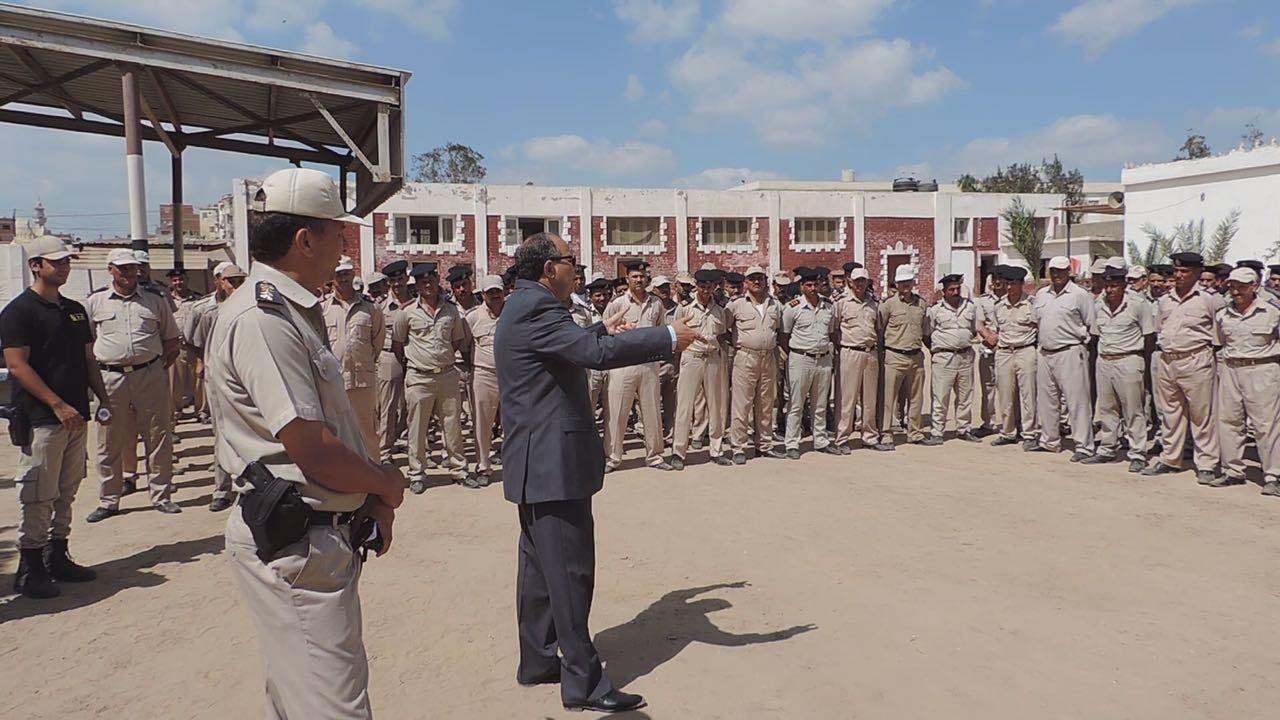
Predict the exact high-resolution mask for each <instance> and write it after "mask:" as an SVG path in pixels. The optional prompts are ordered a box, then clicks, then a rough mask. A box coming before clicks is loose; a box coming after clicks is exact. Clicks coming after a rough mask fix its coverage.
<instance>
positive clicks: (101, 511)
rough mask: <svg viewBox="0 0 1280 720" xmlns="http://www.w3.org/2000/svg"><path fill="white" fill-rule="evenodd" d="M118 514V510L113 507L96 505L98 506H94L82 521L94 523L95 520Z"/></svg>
mask: <svg viewBox="0 0 1280 720" xmlns="http://www.w3.org/2000/svg"><path fill="white" fill-rule="evenodd" d="M119 514H120V511H119V510H117V509H115V508H105V507H98V508H94V509H93V512H91V513H89V516H88V517H86V518H85V519H84V521H85V522H91V523H96V522H101V521H103V520H106V519H107V518H109V517H111V516H112V515H119Z"/></svg>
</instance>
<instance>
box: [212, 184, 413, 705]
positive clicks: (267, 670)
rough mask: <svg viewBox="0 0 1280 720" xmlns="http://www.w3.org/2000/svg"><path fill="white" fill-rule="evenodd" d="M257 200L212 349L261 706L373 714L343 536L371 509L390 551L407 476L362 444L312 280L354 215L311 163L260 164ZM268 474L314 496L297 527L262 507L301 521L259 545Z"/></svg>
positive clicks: (236, 558) (274, 519)
mask: <svg viewBox="0 0 1280 720" xmlns="http://www.w3.org/2000/svg"><path fill="white" fill-rule="evenodd" d="M253 210H254V212H253V213H252V215H251V217H250V237H249V253H250V255H252V257H253V259H254V264H253V271H252V273H251V275H250V277H249V287H248V288H247V290H246V291H245V292H237V293H235V294H234V295H233V296H232V297H231V298H229V299H228V300H227V301H226V302H225V303H223V305H222V307H220V308H219V310H218V321H217V323H216V324H215V325H214V330H213V338H212V340H211V341H210V343H209V353H208V357H207V361H208V365H209V373H208V374H209V399H210V404H211V406H212V408H213V412H214V414H215V416H217V422H218V427H219V429H220V432H219V434H218V436H217V439H216V441H215V451H216V453H217V459H218V464H219V465H221V466H222V467H225V468H227V470H228V471H230V472H231V473H232V474H233V475H235V476H236V477H237V478H238V481H237V483H236V491H237V492H238V493H240V494H241V499H240V503H241V505H242V506H243V507H242V508H241V509H238V510H235V511H233V512H231V513H229V514H228V515H229V516H228V518H227V527H226V538H227V557H228V560H229V561H230V564H231V571H232V576H233V577H234V578H235V581H236V585H237V586H238V588H239V590H240V596H241V600H242V601H243V603H244V605H245V607H246V609H247V610H248V611H249V615H250V617H251V618H252V619H253V623H254V627H255V629H256V631H257V634H258V641H259V643H258V644H259V647H260V649H261V652H262V655H263V659H264V662H263V667H264V674H265V675H266V677H265V680H266V683H265V686H266V692H267V717H269V718H322V717H323V718H339V717H341V718H369V717H371V716H372V712H371V710H370V704H369V662H368V657H367V655H366V654H365V649H364V641H363V638H362V635H363V630H362V628H361V609H360V593H359V579H360V568H361V555H360V554H358V553H357V552H355V548H353V542H352V539H353V538H352V536H353V533H354V532H355V529H356V527H357V526H356V525H355V523H357V522H362V521H363V519H364V518H366V517H367V518H371V520H372V522H374V523H376V525H377V528H378V532H379V535H380V537H381V538H382V541H383V546H382V549H381V550H380V551H379V554H381V553H384V552H386V550H387V549H388V548H389V547H390V545H391V541H392V523H393V521H394V519H395V511H394V508H395V507H397V506H399V505H400V503H401V501H402V500H403V499H404V479H403V478H402V477H401V476H400V473H399V471H398V470H396V469H395V468H394V467H392V466H379V465H378V464H377V462H376V461H375V460H372V459H370V457H369V453H368V449H367V448H366V447H365V443H364V438H363V437H362V435H361V432H360V427H359V423H358V422H357V420H356V418H355V416H354V415H353V414H352V412H351V403H350V400H349V399H348V398H347V392H346V387H345V383H344V382H343V379H342V368H341V366H340V365H339V363H338V360H337V358H335V357H334V356H333V353H331V352H330V351H329V348H328V343H327V338H326V337H325V323H324V317H323V315H322V314H321V310H320V301H319V298H317V297H316V295H315V294H314V292H313V291H312V288H315V287H319V286H320V284H321V283H322V282H323V281H324V280H325V279H327V278H329V277H332V275H333V268H334V267H335V266H336V265H337V263H338V257H339V255H340V254H341V252H342V222H339V221H353V220H354V218H350V216H346V215H345V214H344V212H343V209H342V202H341V201H340V200H339V199H338V188H337V186H336V185H335V184H334V182H333V181H332V180H331V179H330V178H329V177H328V176H327V175H325V174H324V173H321V172H320V171H318V170H310V169H305V170H303V169H290V170H281V171H279V172H277V173H274V174H272V175H271V176H269V177H268V178H266V180H264V181H263V183H262V187H261V189H260V190H259V191H258V192H257V194H256V195H255V197H254V199H253ZM268 476H269V477H268ZM269 478H274V479H278V481H285V482H287V483H289V484H290V485H289V487H290V488H291V490H290V491H291V492H292V491H294V490H296V492H297V493H298V494H300V495H301V499H302V501H304V502H305V503H306V504H307V505H308V506H309V507H310V511H309V514H308V516H307V517H303V518H301V527H300V528H294V527H293V526H292V525H290V524H287V523H285V522H283V520H285V519H286V518H285V517H283V516H282V514H281V513H274V514H272V515H271V516H270V517H269V519H268V520H267V524H268V525H271V526H274V527H276V528H277V530H276V532H281V533H284V532H288V534H289V535H294V533H295V532H296V533H297V534H296V537H297V539H296V541H294V542H291V543H289V544H284V545H283V547H269V546H268V547H259V546H258V545H257V544H256V543H255V540H254V535H253V534H252V533H251V531H250V529H249V525H248V522H247V521H248V520H250V519H251V518H250V517H248V516H247V515H248V513H247V512H245V511H247V509H248V507H249V505H246V503H253V502H256V499H255V498H254V497H253V496H254V495H255V494H257V493H258V492H261V490H260V489H259V488H258V486H255V485H254V484H252V483H251V482H250V479H253V480H254V481H256V482H258V483H267V482H276V481H277V480H271V479H269ZM288 539H289V538H288V537H284V538H280V540H281V542H282V543H283V542H287V541H288Z"/></svg>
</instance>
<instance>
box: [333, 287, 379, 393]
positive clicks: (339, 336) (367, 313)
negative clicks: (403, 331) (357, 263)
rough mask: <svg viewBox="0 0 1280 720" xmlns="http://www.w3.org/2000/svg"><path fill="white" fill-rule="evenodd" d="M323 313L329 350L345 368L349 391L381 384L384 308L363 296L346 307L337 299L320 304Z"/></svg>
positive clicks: (345, 378) (356, 298) (344, 372)
mask: <svg viewBox="0 0 1280 720" xmlns="http://www.w3.org/2000/svg"><path fill="white" fill-rule="evenodd" d="M320 307H321V310H322V311H323V312H324V325H325V331H326V332H327V333H328V335H329V346H330V347H331V348H333V354H334V355H335V356H336V357H337V358H338V362H339V363H340V364H341V365H342V381H343V383H345V384H346V387H347V389H348V390H354V389H356V388H371V387H376V386H377V384H378V352H379V351H380V350H381V348H382V346H383V344H384V343H385V341H386V339H385V338H384V337H383V336H384V335H385V334H386V332H387V325H386V323H385V322H384V321H383V319H382V308H380V307H378V306H377V305H374V304H373V303H372V302H370V301H369V300H368V299H367V298H365V297H364V296H363V295H360V294H357V295H356V297H355V302H352V303H350V304H344V303H343V302H342V300H341V298H339V297H338V296H337V295H334V296H333V297H331V298H329V299H328V300H327V301H326V302H323V303H321V304H320Z"/></svg>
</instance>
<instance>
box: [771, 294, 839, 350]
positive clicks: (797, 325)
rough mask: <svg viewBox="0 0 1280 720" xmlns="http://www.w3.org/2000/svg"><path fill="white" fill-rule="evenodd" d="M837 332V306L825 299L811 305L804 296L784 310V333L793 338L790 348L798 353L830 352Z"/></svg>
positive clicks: (793, 301)
mask: <svg viewBox="0 0 1280 720" xmlns="http://www.w3.org/2000/svg"><path fill="white" fill-rule="evenodd" d="M835 330H836V306H835V305H832V304H831V301H830V300H827V299H826V298H824V297H821V296H819V297H818V304H817V305H810V304H809V301H808V300H806V299H805V298H804V296H803V295H802V296H800V297H798V298H796V299H795V300H792V301H791V302H789V303H787V304H786V306H785V307H784V308H783V309H782V332H784V333H786V334H788V335H790V336H791V340H790V341H789V342H788V346H789V347H790V348H791V349H792V350H794V351H796V352H823V351H826V350H830V349H831V334H832V333H833V332H835Z"/></svg>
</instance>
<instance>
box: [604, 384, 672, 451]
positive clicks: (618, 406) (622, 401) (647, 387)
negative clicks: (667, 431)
mask: <svg viewBox="0 0 1280 720" xmlns="http://www.w3.org/2000/svg"><path fill="white" fill-rule="evenodd" d="M658 385H659V382H658V364H657V363H645V364H644V365H635V366H632V367H626V368H619V369H617V370H610V371H609V382H608V383H606V385H605V387H606V389H607V390H606V395H607V396H608V401H607V403H606V408H607V409H608V412H609V418H608V422H609V430H608V433H609V434H608V435H607V436H606V437H608V439H609V444H608V446H606V447H605V450H606V452H607V453H608V456H609V457H608V459H609V462H611V463H613V464H614V465H618V464H619V463H621V462H622V444H623V440H625V439H626V436H627V416H628V415H630V414H631V407H632V406H633V405H634V404H635V402H636V400H637V399H639V401H640V420H641V422H643V423H644V447H645V462H646V463H647V464H649V465H656V464H658V463H660V462H662V445H663V443H662V408H661V407H660V406H661V404H662V398H661V397H660V393H659V387H658Z"/></svg>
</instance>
